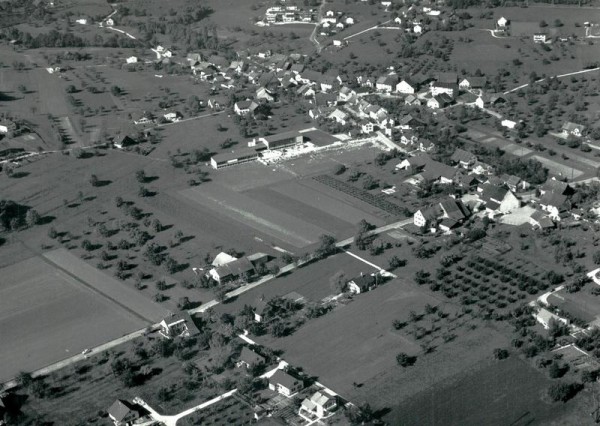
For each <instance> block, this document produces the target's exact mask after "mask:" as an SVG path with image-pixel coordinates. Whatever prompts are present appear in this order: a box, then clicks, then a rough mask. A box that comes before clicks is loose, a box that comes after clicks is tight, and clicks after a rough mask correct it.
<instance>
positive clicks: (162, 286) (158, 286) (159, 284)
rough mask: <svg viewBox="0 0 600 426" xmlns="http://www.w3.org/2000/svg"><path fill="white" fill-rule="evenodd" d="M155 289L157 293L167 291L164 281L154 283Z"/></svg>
mask: <svg viewBox="0 0 600 426" xmlns="http://www.w3.org/2000/svg"><path fill="white" fill-rule="evenodd" d="M156 289H157V290H158V291H165V290H166V289H167V283H166V281H165V280H158V281H156Z"/></svg>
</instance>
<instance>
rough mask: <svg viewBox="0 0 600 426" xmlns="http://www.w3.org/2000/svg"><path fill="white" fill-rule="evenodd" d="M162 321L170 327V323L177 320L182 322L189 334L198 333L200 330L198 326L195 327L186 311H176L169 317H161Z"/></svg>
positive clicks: (174, 322) (172, 323)
mask: <svg viewBox="0 0 600 426" xmlns="http://www.w3.org/2000/svg"><path fill="white" fill-rule="evenodd" d="M163 321H164V322H165V323H166V324H167V327H171V326H172V325H174V324H176V323H179V322H184V323H185V325H186V326H187V329H188V332H189V334H190V336H193V335H196V334H198V333H200V330H199V329H198V327H196V324H195V323H194V320H193V319H192V317H191V316H190V314H188V313H187V312H186V311H181V312H177V313H175V314H173V315H171V316H170V317H167V318H165V319H163Z"/></svg>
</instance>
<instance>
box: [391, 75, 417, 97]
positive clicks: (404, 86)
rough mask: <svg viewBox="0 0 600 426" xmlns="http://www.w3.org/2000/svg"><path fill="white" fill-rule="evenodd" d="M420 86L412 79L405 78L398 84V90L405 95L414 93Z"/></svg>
mask: <svg viewBox="0 0 600 426" xmlns="http://www.w3.org/2000/svg"><path fill="white" fill-rule="evenodd" d="M418 88H419V87H418V86H417V84H416V83H415V82H413V81H412V80H410V79H403V80H402V81H401V82H400V83H398V84H396V92H398V93H403V94H405V95H412V94H414V93H415V92H416V91H417V90H418Z"/></svg>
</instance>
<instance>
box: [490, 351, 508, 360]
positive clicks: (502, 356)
mask: <svg viewBox="0 0 600 426" xmlns="http://www.w3.org/2000/svg"><path fill="white" fill-rule="evenodd" d="M508 355H509V353H508V351H507V350H506V349H501V348H496V349H494V358H495V359H498V360H500V359H506V358H508Z"/></svg>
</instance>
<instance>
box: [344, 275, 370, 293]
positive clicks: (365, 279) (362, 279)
mask: <svg viewBox="0 0 600 426" xmlns="http://www.w3.org/2000/svg"><path fill="white" fill-rule="evenodd" d="M350 281H351V282H353V283H354V284H356V285H357V286H358V288H360V289H361V290H366V289H368V288H369V287H371V286H372V285H373V284H375V282H376V279H375V277H374V276H372V275H360V276H358V277H356V278H353V279H352V280H350Z"/></svg>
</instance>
